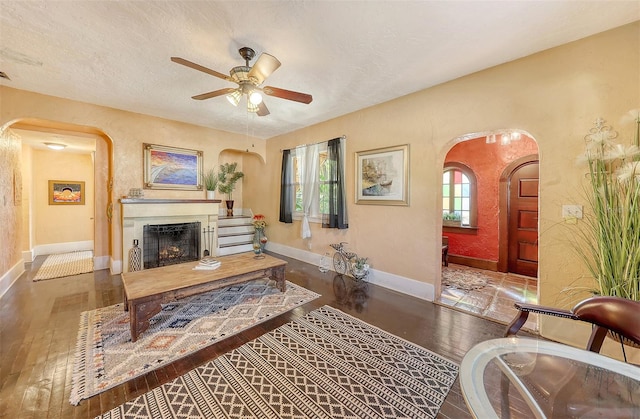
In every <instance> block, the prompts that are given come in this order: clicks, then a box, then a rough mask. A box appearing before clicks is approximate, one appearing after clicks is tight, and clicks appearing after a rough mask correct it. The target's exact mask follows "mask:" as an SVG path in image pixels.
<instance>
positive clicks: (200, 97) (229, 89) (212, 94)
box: [191, 87, 236, 100]
mask: <svg viewBox="0 0 640 419" xmlns="http://www.w3.org/2000/svg"><path fill="white" fill-rule="evenodd" d="M234 90H236V89H234V88H232V87H227V88H226V89H220V90H214V91H213V92H209V93H203V94H201V95H196V96H191V99H195V100H204V99H211V98H212V97H216V96H222V95H228V94H229V93H231V92H233V91H234Z"/></svg>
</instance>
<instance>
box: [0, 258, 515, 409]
mask: <svg viewBox="0 0 640 419" xmlns="http://www.w3.org/2000/svg"><path fill="white" fill-rule="evenodd" d="M274 256H276V257H280V258H282V259H285V260H287V261H288V262H289V264H288V265H287V272H286V277H287V280H289V281H291V282H293V283H296V284H298V285H301V286H303V287H306V288H308V289H310V290H313V291H315V292H317V293H319V294H321V295H322V297H320V298H318V299H317V300H315V301H313V302H310V303H308V304H306V305H304V306H302V307H298V308H296V309H294V310H292V311H290V312H288V313H286V314H283V315H281V316H278V317H275V318H273V319H271V320H269V321H268V322H265V323H263V324H261V325H257V326H255V327H253V328H251V329H249V330H247V331H245V332H242V333H240V334H238V335H235V336H232V337H230V338H228V339H227V340H225V341H222V342H220V343H218V344H215V345H212V346H210V347H208V348H205V349H203V350H201V351H199V352H197V353H195V354H193V355H190V356H188V357H186V358H182V359H180V360H178V361H176V362H174V363H173V364H170V365H168V366H166V367H163V368H160V369H158V370H155V371H152V372H149V373H148V374H146V375H145V376H142V377H139V378H135V379H132V380H130V381H129V382H127V383H125V384H123V385H120V386H117V387H115V388H113V389H110V390H107V391H105V392H103V393H101V394H99V395H97V396H94V397H92V398H90V399H87V400H83V401H82V402H81V403H80V405H79V406H72V405H71V404H70V403H69V395H70V391H71V377H72V373H73V357H74V353H75V344H76V336H77V331H78V322H79V315H80V313H81V312H82V311H86V310H92V309H95V308H98V307H104V306H108V305H112V304H116V303H119V302H121V301H122V283H121V280H120V275H113V276H111V275H108V273H107V271H97V272H94V273H90V274H82V275H77V276H72V277H65V278H58V279H52V280H47V281H39V282H33V281H32V278H33V276H34V275H35V272H36V271H37V268H38V267H39V265H40V264H41V263H42V260H43V259H44V257H42V258H38V259H36V261H35V262H34V263H33V264H29V265H28V267H27V272H26V273H25V274H23V275H22V276H21V277H20V278H19V279H18V280H17V281H16V283H15V284H14V285H13V286H12V287H11V288H10V290H9V291H7V293H6V294H5V295H4V296H3V297H2V299H0V417H3V418H5V417H6V418H45V417H48V418H65V419H66V418H93V417H94V416H96V415H99V414H101V413H103V412H105V411H107V410H109V409H111V408H113V407H115V406H117V405H119V404H121V403H123V402H124V401H126V400H130V399H132V398H134V397H136V396H138V395H140V394H142V393H144V392H147V391H149V390H150V389H152V388H155V387H157V386H159V385H160V384H162V383H165V382H167V381H169V380H171V379H173V378H175V377H177V376H179V375H181V374H184V373H185V372H187V371H189V370H190V369H193V368H195V367H196V366H198V365H201V364H203V363H205V362H207V361H208V360H210V359H213V358H215V357H217V356H218V355H219V354H222V353H224V352H226V351H229V350H231V349H234V348H236V347H238V346H240V345H242V344H243V343H244V342H247V341H249V340H251V339H253V338H255V337H257V336H259V335H261V334H263V333H265V332H267V331H269V330H272V329H274V328H276V327H278V326H280V325H282V324H284V323H286V322H288V321H290V320H292V319H294V318H297V317H299V316H302V315H304V314H306V313H307V312H309V311H311V310H314V309H316V308H318V307H320V306H322V305H330V306H333V307H336V308H339V309H340V310H342V311H344V312H346V313H349V314H351V315H353V316H355V317H358V318H360V319H362V320H364V321H366V322H368V323H370V324H373V325H376V326H378V327H380V328H382V329H384V330H387V331H389V332H391V333H394V334H396V335H397V336H400V337H402V338H404V339H407V340H409V341H412V342H415V343H417V344H419V345H421V346H424V347H425V348H428V349H430V350H432V351H434V352H436V353H438V354H440V355H442V356H444V357H447V358H449V359H451V360H452V361H455V362H457V363H460V362H461V360H462V357H463V356H464V354H465V353H466V352H467V350H469V349H470V348H471V347H472V346H473V345H475V344H476V343H478V342H481V341H484V340H487V339H491V338H496V337H501V336H502V334H503V333H504V329H505V327H504V325H503V324H499V323H497V322H493V321H490V320H487V319H483V318H480V317H477V316H473V315H470V314H466V313H463V312H460V311H458V310H455V309H452V308H450V307H446V306H443V305H439V304H433V303H431V302H427V301H423V300H420V299H417V298H414V297H410V296H407V295H404V294H400V293H397V292H394V291H391V290H389V289H386V288H382V287H378V286H374V285H371V284H364V286H357V285H356V284H355V283H354V281H353V280H352V279H351V278H348V277H347V278H342V277H340V276H337V275H335V273H333V272H331V271H330V272H328V273H324V274H323V273H321V272H319V270H318V268H317V267H316V266H314V265H309V264H306V263H303V262H300V261H297V260H295V259H290V258H287V257H283V256H280V255H277V254H276V255H274ZM439 417H441V418H466V417H470V415H469V413H468V410H467V407H466V405H465V402H464V399H463V396H462V394H461V390H460V385H459V380H456V383H455V384H454V386H453V388H452V390H451V392H450V393H449V395H448V396H447V398H446V400H445V403H444V405H443V406H442V409H441V410H440V413H439Z"/></svg>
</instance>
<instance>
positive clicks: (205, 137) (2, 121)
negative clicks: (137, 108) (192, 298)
mask: <svg viewBox="0 0 640 419" xmlns="http://www.w3.org/2000/svg"><path fill="white" fill-rule="evenodd" d="M0 100H1V101H2V104H3V106H2V107H0V127H2V130H6V128H8V127H10V126H11V125H12V124H14V123H17V122H21V121H24V120H26V119H28V122H29V123H33V121H42V124H43V125H47V123H49V122H50V121H54V123H63V124H70V125H77V126H81V127H89V128H91V129H92V130H94V131H99V132H102V133H104V134H105V136H106V137H108V138H109V139H111V141H113V149H114V152H113V153H114V155H113V173H114V174H115V175H114V179H113V190H112V191H108V190H107V191H105V189H107V185H108V183H104V184H96V194H103V195H102V196H106V195H105V194H109V193H110V194H111V195H112V196H113V198H114V199H113V202H114V208H113V221H112V223H111V225H110V226H108V227H107V228H108V229H111V232H112V234H113V244H112V250H111V256H112V259H113V263H114V265H113V267H114V268H115V269H116V271H118V268H119V264H120V263H121V260H122V249H121V244H120V243H121V231H122V226H121V220H120V217H121V216H120V206H119V202H118V199H120V198H121V197H122V196H125V195H126V194H127V193H128V191H129V189H130V188H141V187H142V182H143V167H142V161H143V157H142V144H143V143H152V144H160V145H168V146H175V147H182V148H188V149H194V150H202V151H203V164H204V167H205V169H206V168H209V167H213V166H218V164H219V163H220V161H219V159H220V154H221V153H222V151H223V150H227V151H228V152H227V153H226V155H231V156H233V158H237V159H241V158H242V157H243V156H244V155H249V154H251V153H255V154H264V150H265V146H266V143H265V141H261V140H257V139H255V138H252V137H247V136H246V135H240V134H232V133H228V132H223V131H218V130H213V129H209V128H204V127H198V126H194V125H189V124H185V123H181V122H176V121H169V120H165V119H161V118H155V117H150V116H145V115H140V114H135V113H131V112H125V111H121V110H117V109H112V108H106V107H102V106H95V105H90V104H86V103H81V102H75V101H71V100H67V99H61V98H56V97H52V96H46V95H40V94H37V93H32V92H26V91H22V90H17V89H11V88H8V87H0ZM3 141H4V143H6V144H4V143H3V145H4V146H5V147H10V145H11V144H12V143H11V141H10V140H8V139H7V140H3ZM13 143H15V144H17V147H19V146H20V144H19V142H18V140H14V141H13ZM97 143H98V144H100V141H98V142H97ZM98 147H100V145H99V146H98ZM234 150H236V151H234ZM99 153H100V149H99V148H98V153H97V154H99ZM3 158H4V156H3ZM98 159H99V160H100V159H102V160H100V161H101V163H99V164H101V165H102V164H104V159H106V158H105V157H101V156H98ZM17 162H18V163H16V164H13V166H15V165H17V166H19V158H18V159H17ZM101 167H103V166H101ZM240 167H242V162H241V161H240ZM101 170H102V169H101ZM10 172H12V164H8V165H7V166H5V165H3V166H2V167H0V178H2V179H6V182H7V184H9V183H8V182H9V177H10ZM101 173H103V172H101ZM101 176H102V175H101ZM3 182H4V180H3ZM145 197H146V198H185V199H201V198H204V197H205V192H204V191H172V190H145ZM101 199H102V198H101ZM234 199H235V200H236V205H238V206H239V207H242V205H243V202H242V185H239V187H238V190H237V191H236V192H234ZM105 201H106V199H102V200H101V201H100V203H101V204H104V202H105ZM0 203H1V202H0ZM106 220H107V216H106V208H98V207H96V222H97V223H105V222H107V221H106ZM100 225H102V224H100ZM101 228H102V230H103V231H104V230H105V229H104V228H103V227H101ZM8 230H10V231H8V232H7V233H5V236H4V237H11V235H12V234H17V235H18V236H20V237H21V235H22V228H19V229H18V230H17V231H13V228H8ZM10 242H11V243H14V242H15V240H11V241H10ZM0 258H2V259H3V264H2V265H0V266H3V267H4V266H5V265H6V266H7V267H9V266H13V265H15V264H17V263H18V262H19V261H20V260H21V255H20V245H19V244H18V245H16V250H15V251H14V252H11V253H8V254H3V255H1V256H0ZM5 258H6V259H5ZM6 269H8V268H5V270H3V272H0V274H2V273H6V272H7V270H6Z"/></svg>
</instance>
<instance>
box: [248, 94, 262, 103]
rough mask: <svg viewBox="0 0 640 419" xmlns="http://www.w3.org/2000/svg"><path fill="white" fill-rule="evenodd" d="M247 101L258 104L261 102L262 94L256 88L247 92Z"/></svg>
mask: <svg viewBox="0 0 640 419" xmlns="http://www.w3.org/2000/svg"><path fill="white" fill-rule="evenodd" d="M249 102H251V103H252V104H254V105H259V104H261V103H262V95H261V94H260V92H258V91H257V90H254V91H253V92H251V94H249Z"/></svg>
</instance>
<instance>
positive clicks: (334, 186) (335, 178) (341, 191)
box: [322, 137, 349, 229]
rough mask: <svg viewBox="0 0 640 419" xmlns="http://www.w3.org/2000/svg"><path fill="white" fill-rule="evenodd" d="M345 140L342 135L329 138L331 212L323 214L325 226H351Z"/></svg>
mask: <svg viewBox="0 0 640 419" xmlns="http://www.w3.org/2000/svg"><path fill="white" fill-rule="evenodd" d="M344 142H345V139H344V138H343V137H340V138H334V139H333V140H329V142H328V144H327V159H328V160H329V162H330V168H329V213H328V214H323V216H322V227H323V228H338V229H345V228H349V220H348V217H347V199H346V196H345V192H346V190H345V187H344V154H345V150H344V149H345V143H344Z"/></svg>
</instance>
